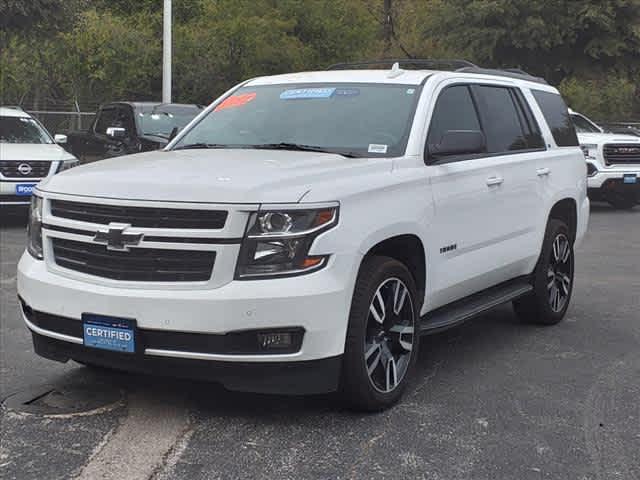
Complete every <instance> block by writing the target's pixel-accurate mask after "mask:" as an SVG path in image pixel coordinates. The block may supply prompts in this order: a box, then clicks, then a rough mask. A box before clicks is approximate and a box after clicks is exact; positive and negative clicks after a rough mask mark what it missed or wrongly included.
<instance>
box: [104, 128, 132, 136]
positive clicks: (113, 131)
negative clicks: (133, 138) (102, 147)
mask: <svg viewBox="0 0 640 480" xmlns="http://www.w3.org/2000/svg"><path fill="white" fill-rule="evenodd" d="M126 134H127V129H126V128H122V127H109V128H107V136H108V137H111V138H124V137H125V136H126Z"/></svg>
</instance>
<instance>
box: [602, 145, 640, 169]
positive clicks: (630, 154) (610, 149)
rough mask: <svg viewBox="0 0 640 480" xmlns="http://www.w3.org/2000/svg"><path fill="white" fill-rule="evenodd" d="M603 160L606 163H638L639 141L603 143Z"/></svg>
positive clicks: (639, 156) (639, 153)
mask: <svg viewBox="0 0 640 480" xmlns="http://www.w3.org/2000/svg"><path fill="white" fill-rule="evenodd" d="M604 162H605V164H606V165H628V164H638V165H640V143H630V144H622V143H616V144H608V145H605V146H604Z"/></svg>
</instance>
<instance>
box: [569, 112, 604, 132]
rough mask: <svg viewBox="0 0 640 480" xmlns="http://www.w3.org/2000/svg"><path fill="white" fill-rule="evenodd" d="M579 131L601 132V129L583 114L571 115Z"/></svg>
mask: <svg viewBox="0 0 640 480" xmlns="http://www.w3.org/2000/svg"><path fill="white" fill-rule="evenodd" d="M571 119H572V120H573V124H574V125H575V127H576V132H578V133H600V129H599V128H598V127H596V126H595V125H594V124H593V123H591V122H590V121H589V120H587V119H586V118H585V117H583V116H582V115H575V114H574V115H571Z"/></svg>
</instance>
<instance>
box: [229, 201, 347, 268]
mask: <svg viewBox="0 0 640 480" xmlns="http://www.w3.org/2000/svg"><path fill="white" fill-rule="evenodd" d="M337 223H338V205H337V204H332V205H328V206H322V207H314V208H303V209H288V208H281V207H277V206H273V207H269V206H267V207H263V208H262V209H261V210H260V211H259V212H256V213H253V214H251V217H250V219H249V227H248V228H247V233H246V235H245V238H244V240H243V242H242V248H241V250H240V258H239V260H238V267H237V269H236V278H237V279H245V280H246V279H251V278H260V277H281V276H293V275H301V274H304V273H310V272H312V271H315V270H318V269H320V268H322V267H323V266H325V265H326V262H327V260H328V256H327V255H313V256H310V255H309V249H310V248H311V245H312V243H313V241H314V240H315V238H316V237H317V236H318V235H320V234H321V233H322V232H325V231H327V230H329V229H330V228H333V227H334V226H335V225H336V224H337Z"/></svg>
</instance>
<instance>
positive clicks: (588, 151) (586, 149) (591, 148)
mask: <svg viewBox="0 0 640 480" xmlns="http://www.w3.org/2000/svg"><path fill="white" fill-rule="evenodd" d="M580 148H581V149H582V153H584V158H586V159H587V160H595V159H596V155H597V154H598V145H595V144H590V143H588V144H585V145H580Z"/></svg>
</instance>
